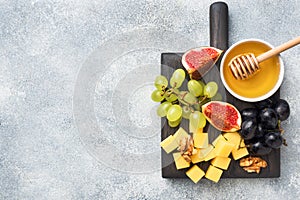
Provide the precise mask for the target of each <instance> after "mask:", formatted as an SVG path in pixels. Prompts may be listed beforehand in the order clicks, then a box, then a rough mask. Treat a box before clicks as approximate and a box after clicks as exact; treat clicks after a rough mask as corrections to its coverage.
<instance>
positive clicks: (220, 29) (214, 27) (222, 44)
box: [209, 2, 228, 51]
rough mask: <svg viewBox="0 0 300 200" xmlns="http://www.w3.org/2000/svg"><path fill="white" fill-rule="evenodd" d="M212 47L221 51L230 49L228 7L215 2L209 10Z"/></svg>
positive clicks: (222, 3)
mask: <svg viewBox="0 0 300 200" xmlns="http://www.w3.org/2000/svg"><path fill="white" fill-rule="evenodd" d="M209 23H210V26H209V27H210V28H209V32H210V46H212V47H216V48H218V49H221V50H224V51H225V50H227V49H228V6H227V4H226V3H224V2H215V3H213V4H211V6H210V9H209Z"/></svg>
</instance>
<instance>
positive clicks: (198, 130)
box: [195, 128, 203, 133]
mask: <svg viewBox="0 0 300 200" xmlns="http://www.w3.org/2000/svg"><path fill="white" fill-rule="evenodd" d="M195 133H203V128H198V129H197V130H196V132H195Z"/></svg>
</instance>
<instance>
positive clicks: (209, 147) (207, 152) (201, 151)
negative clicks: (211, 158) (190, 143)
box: [200, 144, 214, 158]
mask: <svg viewBox="0 0 300 200" xmlns="http://www.w3.org/2000/svg"><path fill="white" fill-rule="evenodd" d="M213 149H214V147H213V146H212V145H211V144H208V146H207V147H206V148H204V149H200V153H201V155H202V156H201V157H203V158H205V157H206V156H207V155H208V154H209V153H210V152H211V151H212V150H213Z"/></svg>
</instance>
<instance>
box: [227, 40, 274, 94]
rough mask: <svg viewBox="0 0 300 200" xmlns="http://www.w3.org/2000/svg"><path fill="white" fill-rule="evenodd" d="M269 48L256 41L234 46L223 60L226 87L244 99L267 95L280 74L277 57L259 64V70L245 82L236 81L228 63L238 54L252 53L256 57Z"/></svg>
mask: <svg viewBox="0 0 300 200" xmlns="http://www.w3.org/2000/svg"><path fill="white" fill-rule="evenodd" d="M270 49H271V48H270V47H269V46H267V45H266V44H263V43H260V42H258V41H247V42H244V43H241V44H239V45H237V46H235V47H234V48H233V49H232V50H231V51H230V52H228V54H227V56H226V58H225V60H224V68H223V74H224V79H225V81H226V83H227V85H228V86H229V87H230V89H231V90H232V91H234V92H235V93H236V94H238V95H240V96H243V97H246V98H257V97H260V96H263V95H265V94H267V93H268V92H269V91H270V90H272V89H273V88H274V86H275V85H276V83H277V81H278V79H279V74H280V62H279V56H274V57H272V58H270V59H268V60H265V61H263V62H261V63H260V64H259V66H260V70H259V71H258V72H257V73H256V74H254V75H253V76H252V77H250V78H249V79H246V80H237V79H235V78H234V76H233V75H232V73H231V70H230V67H229V65H228V64H229V62H230V60H231V59H232V58H234V57H235V56H237V55H239V54H245V53H254V55H255V56H258V55H260V54H262V53H264V52H266V51H268V50H270Z"/></svg>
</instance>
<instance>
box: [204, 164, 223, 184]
mask: <svg viewBox="0 0 300 200" xmlns="http://www.w3.org/2000/svg"><path fill="white" fill-rule="evenodd" d="M222 173H223V170H221V169H218V168H216V167H214V166H212V165H210V166H209V167H208V170H207V172H206V174H205V177H206V178H207V179H209V180H211V181H214V182H216V183H217V182H219V180H220V178H221V176H222Z"/></svg>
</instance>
